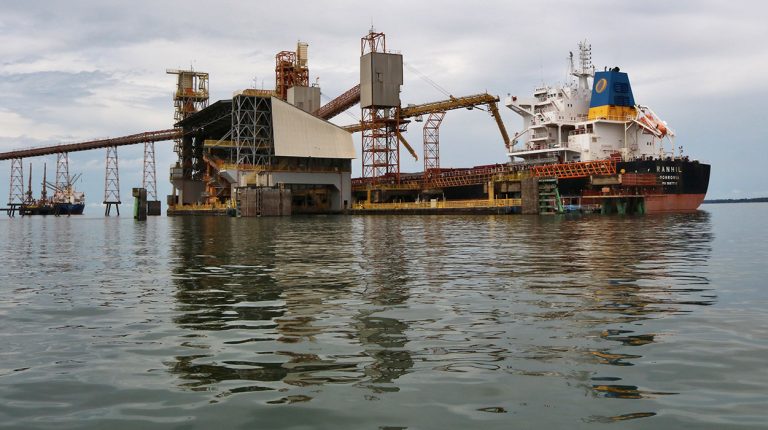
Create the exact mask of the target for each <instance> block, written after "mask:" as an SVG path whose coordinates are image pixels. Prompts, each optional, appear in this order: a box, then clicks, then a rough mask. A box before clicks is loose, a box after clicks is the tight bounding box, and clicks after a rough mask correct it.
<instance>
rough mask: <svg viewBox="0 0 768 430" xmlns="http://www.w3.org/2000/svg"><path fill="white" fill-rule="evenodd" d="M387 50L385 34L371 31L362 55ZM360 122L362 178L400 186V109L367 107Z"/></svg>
mask: <svg viewBox="0 0 768 430" xmlns="http://www.w3.org/2000/svg"><path fill="white" fill-rule="evenodd" d="M386 46H387V45H386V37H385V36H384V33H376V32H374V31H373V29H371V30H370V31H369V32H368V34H366V35H365V36H363V37H362V38H361V39H360V55H361V56H362V55H365V54H367V53H369V52H386ZM361 118H362V119H361V121H360V126H361V127H362V132H363V133H362V135H363V136H362V155H363V156H362V164H363V166H362V167H363V172H362V173H363V178H371V180H372V181H373V182H377V181H379V180H380V178H383V177H384V176H390V177H392V179H394V181H395V182H396V183H400V140H398V129H399V127H400V107H382V106H370V107H364V108H362V112H361Z"/></svg>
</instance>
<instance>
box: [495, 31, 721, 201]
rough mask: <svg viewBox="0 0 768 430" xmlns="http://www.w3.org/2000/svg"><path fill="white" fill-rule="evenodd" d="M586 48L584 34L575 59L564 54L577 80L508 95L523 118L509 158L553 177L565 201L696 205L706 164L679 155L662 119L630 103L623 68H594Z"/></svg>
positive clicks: (705, 178) (704, 186)
mask: <svg viewBox="0 0 768 430" xmlns="http://www.w3.org/2000/svg"><path fill="white" fill-rule="evenodd" d="M591 51H592V50H591V46H590V45H589V44H588V43H587V42H586V41H585V42H582V43H579V64H578V66H576V65H574V58H573V53H571V55H570V57H569V62H570V71H571V75H572V76H574V77H575V78H577V81H575V82H572V83H571V84H569V85H564V86H559V87H558V86H542V87H538V88H536V89H535V90H534V93H533V97H532V98H518V97H516V96H510V97H508V98H507V100H506V101H505V102H506V103H505V104H506V105H507V107H509V108H510V109H512V110H513V111H514V112H515V113H517V114H519V115H520V116H522V118H523V122H524V126H523V130H521V131H520V132H518V133H516V134H515V140H516V142H515V143H516V144H519V145H520V148H519V149H515V150H512V151H509V154H508V155H509V156H510V159H511V160H510V163H511V164H512V165H513V166H514V165H520V166H522V167H524V168H526V167H527V168H531V169H532V170H533V171H534V172H536V173H537V174H539V175H540V176H546V175H549V176H551V177H556V178H557V186H558V191H559V194H560V195H561V197H562V198H563V200H564V201H565V202H569V201H572V202H578V205H586V206H595V205H597V206H600V207H601V208H602V210H603V211H609V212H610V211H612V210H617V211H623V210H624V209H627V210H630V211H633V212H645V213H654V212H685V211H693V210H696V209H697V208H698V207H699V205H700V204H701V202H702V201H703V200H704V197H705V195H706V193H707V187H708V184H709V173H710V166H709V165H708V164H704V163H700V162H698V161H696V160H691V159H690V158H689V157H687V156H685V155H683V150H682V146H680V147H676V146H675V140H674V138H675V133H674V131H673V130H672V129H671V128H670V127H669V126H668V125H667V123H666V122H665V121H663V120H662V119H661V118H660V117H659V116H658V115H656V113H655V112H654V111H653V110H652V109H651V108H650V107H648V106H645V105H640V104H636V103H635V99H634V96H633V93H632V87H631V85H630V81H629V76H628V75H627V73H624V72H621V70H620V69H619V68H618V67H613V68H610V69H609V68H606V69H605V70H603V71H597V72H596V71H595V70H594V66H592V62H591V58H592V52H591ZM590 80H592V82H593V83H592V85H591V89H590V85H589V81H590ZM515 146H517V145H515ZM587 173H588V175H587ZM606 199H608V200H606ZM605 203H608V204H607V205H606V204H605ZM622 206H626V207H622Z"/></svg>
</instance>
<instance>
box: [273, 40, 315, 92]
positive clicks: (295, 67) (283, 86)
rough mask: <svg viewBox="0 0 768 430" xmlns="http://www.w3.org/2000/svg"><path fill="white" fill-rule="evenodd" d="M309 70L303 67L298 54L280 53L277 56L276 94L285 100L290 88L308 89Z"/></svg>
mask: <svg viewBox="0 0 768 430" xmlns="http://www.w3.org/2000/svg"><path fill="white" fill-rule="evenodd" d="M308 86H309V68H308V67H301V66H299V63H298V57H297V53H296V52H293V51H280V52H278V53H277V55H275V93H277V96H278V97H280V98H281V99H283V100H286V99H287V98H288V88H291V87H308Z"/></svg>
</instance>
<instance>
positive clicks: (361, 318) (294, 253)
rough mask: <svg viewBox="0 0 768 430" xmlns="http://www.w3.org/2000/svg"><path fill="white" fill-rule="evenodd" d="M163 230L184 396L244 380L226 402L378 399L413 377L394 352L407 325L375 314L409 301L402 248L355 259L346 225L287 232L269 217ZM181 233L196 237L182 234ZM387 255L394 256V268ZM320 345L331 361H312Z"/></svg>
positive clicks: (385, 247) (360, 253)
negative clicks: (173, 237)
mask: <svg viewBox="0 0 768 430" xmlns="http://www.w3.org/2000/svg"><path fill="white" fill-rule="evenodd" d="M174 221H176V222H177V223H178V224H177V226H176V229H175V234H177V238H178V241H177V242H176V243H175V245H174V248H175V249H176V251H177V255H178V265H177V270H176V271H175V272H176V273H175V276H174V278H175V283H176V284H177V286H178V293H177V297H176V298H177V303H178V310H179V311H180V312H181V314H180V315H179V316H178V317H177V318H176V319H175V322H176V324H177V325H178V326H179V327H181V328H183V329H188V330H189V334H188V335H187V336H186V338H187V342H185V345H184V346H188V347H189V348H190V354H189V355H186V356H180V357H176V362H175V363H172V364H171V366H172V370H173V371H174V372H177V373H179V374H180V375H181V377H182V379H183V380H184V382H183V385H184V386H187V387H190V388H192V389H204V390H208V389H210V388H211V386H213V385H215V384H217V383H219V382H225V381H236V382H237V383H244V382H248V381H250V382H252V384H245V385H244V386H239V387H235V388H232V389H229V392H232V393H236V392H243V391H261V390H274V389H279V388H281V387H280V385H279V384H278V385H275V384H272V383H274V382H278V381H279V382H282V383H285V384H290V385H293V386H309V385H318V384H328V383H358V382H359V383H361V384H365V386H367V387H369V388H370V389H372V390H374V391H378V390H383V391H387V390H392V389H394V390H396V389H397V388H396V387H393V386H391V384H390V385H388V384H389V383H391V382H392V381H394V380H395V379H397V378H398V377H399V376H400V375H402V374H403V373H405V372H406V371H407V370H408V369H409V368H410V367H412V365H413V362H412V360H411V358H410V356H409V354H408V351H407V350H405V349H404V348H403V347H404V346H405V343H406V338H405V335H404V331H405V330H406V329H407V327H408V326H407V324H406V323H404V322H402V321H398V320H396V319H392V318H386V317H381V316H376V315H374V314H375V313H376V312H377V310H380V309H381V308H382V307H386V306H392V305H399V304H403V303H406V302H407V299H408V295H407V289H406V285H405V283H404V281H405V279H404V278H402V277H401V276H402V274H403V273H405V267H404V266H403V263H404V261H405V260H404V259H405V256H404V253H405V248H404V246H403V245H404V244H402V243H398V242H397V237H396V236H395V235H392V236H390V237H389V239H388V241H387V243H386V244H381V247H371V248H367V249H366V248H363V247H362V246H361V245H360V244H359V243H356V241H355V235H356V234H366V232H364V231H360V230H350V224H349V223H347V222H332V223H330V224H327V225H324V226H323V230H322V231H318V232H312V231H311V230H312V229H313V225H314V222H313V218H308V219H305V220H304V221H301V222H300V224H302V223H306V224H307V225H306V226H302V225H292V226H291V228H296V227H298V230H294V231H293V232H292V231H290V229H289V230H284V227H286V220H285V219H279V218H261V219H240V220H229V219H219V218H179V219H178V220H174ZM289 222H290V221H289ZM190 229H192V230H196V231H198V232H199V233H200V234H196V235H185V234H183V233H182V232H184V231H190ZM304 229H306V231H304ZM363 230H365V227H363ZM297 231H298V234H296V232H297ZM304 234H308V235H306V236H304V237H303V238H302V237H300V236H301V235H304ZM391 249H400V250H402V254H403V255H400V256H396V257H394V258H393V256H392V255H391V254H392V252H391V251H390V250H391ZM366 261H370V262H380V263H366ZM361 280H365V282H364V283H361ZM352 304H359V305H355V306H351V305H352ZM325 343H330V344H331V345H332V348H331V350H330V351H324V352H325V353H323V354H318V353H316V352H313V351H311V350H313V349H317V348H313V345H314V346H316V345H318V344H320V345H322V344H325ZM322 349H324V348H322ZM229 357H232V358H229ZM244 357H253V358H248V359H245V358H244ZM294 397H296V396H294ZM293 400H296V399H295V398H294V399H293Z"/></svg>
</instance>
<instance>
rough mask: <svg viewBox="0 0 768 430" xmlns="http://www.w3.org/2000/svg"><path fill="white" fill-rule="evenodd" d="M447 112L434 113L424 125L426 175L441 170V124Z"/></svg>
mask: <svg viewBox="0 0 768 430" xmlns="http://www.w3.org/2000/svg"><path fill="white" fill-rule="evenodd" d="M443 118H445V111H443V112H432V113H430V114H429V116H428V117H427V121H426V122H425V123H424V174H425V175H429V173H430V172H431V171H432V170H434V169H439V168H440V124H441V123H442V122H443Z"/></svg>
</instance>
